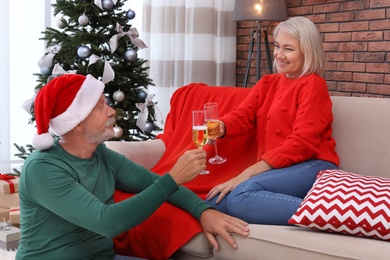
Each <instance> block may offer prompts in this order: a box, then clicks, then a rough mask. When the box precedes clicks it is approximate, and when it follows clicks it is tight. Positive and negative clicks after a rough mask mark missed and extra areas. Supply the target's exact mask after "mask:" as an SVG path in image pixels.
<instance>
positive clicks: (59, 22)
mask: <svg viewBox="0 0 390 260" xmlns="http://www.w3.org/2000/svg"><path fill="white" fill-rule="evenodd" d="M66 24H67V22H66V20H65V19H64V18H60V19H58V20H57V27H58V28H60V29H64V28H65V27H66Z"/></svg>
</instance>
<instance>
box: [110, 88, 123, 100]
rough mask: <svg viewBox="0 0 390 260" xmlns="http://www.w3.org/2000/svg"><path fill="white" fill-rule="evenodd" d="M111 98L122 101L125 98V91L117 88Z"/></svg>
mask: <svg viewBox="0 0 390 260" xmlns="http://www.w3.org/2000/svg"><path fill="white" fill-rule="evenodd" d="M112 98H113V99H114V100H115V101H116V102H122V101H123V100H124V99H125V93H123V92H122V91H121V90H117V91H115V92H114V94H113V95H112Z"/></svg>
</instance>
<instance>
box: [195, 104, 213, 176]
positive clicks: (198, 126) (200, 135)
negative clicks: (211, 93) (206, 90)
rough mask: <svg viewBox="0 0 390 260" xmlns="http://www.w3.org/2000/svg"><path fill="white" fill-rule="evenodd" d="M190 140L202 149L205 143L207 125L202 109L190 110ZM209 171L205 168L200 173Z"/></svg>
mask: <svg viewBox="0 0 390 260" xmlns="http://www.w3.org/2000/svg"><path fill="white" fill-rule="evenodd" d="M192 141H193V142H194V144H195V145H196V146H197V147H198V148H199V149H202V148H203V146H205V145H206V143H207V126H206V122H205V111H204V110H194V111H192ZM209 173H210V172H209V171H207V170H203V171H201V172H200V174H209Z"/></svg>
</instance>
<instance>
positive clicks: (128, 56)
mask: <svg viewBox="0 0 390 260" xmlns="http://www.w3.org/2000/svg"><path fill="white" fill-rule="evenodd" d="M137 57H138V54H137V52H136V51H135V50H133V49H127V50H126V51H125V53H124V54H123V58H124V59H125V60H126V61H128V62H132V61H135V60H137Z"/></svg>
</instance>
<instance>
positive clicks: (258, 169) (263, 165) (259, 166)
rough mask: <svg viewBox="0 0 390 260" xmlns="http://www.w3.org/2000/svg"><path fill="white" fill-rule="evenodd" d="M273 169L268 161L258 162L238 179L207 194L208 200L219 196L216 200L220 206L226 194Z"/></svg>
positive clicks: (233, 179)
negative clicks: (251, 178)
mask: <svg viewBox="0 0 390 260" xmlns="http://www.w3.org/2000/svg"><path fill="white" fill-rule="evenodd" d="M271 169H272V167H271V165H269V164H268V163H267V162H266V161H258V162H257V163H255V164H253V165H252V166H250V167H248V168H247V169H245V170H244V171H243V172H242V173H240V174H239V175H237V176H236V177H234V178H232V179H230V180H228V181H227V182H224V183H222V184H219V185H217V186H215V187H214V188H212V189H211V191H210V192H209V193H208V194H207V196H206V199H207V200H211V199H212V198H214V197H215V196H217V195H218V194H219V196H218V199H217V200H216V203H217V204H218V203H220V202H221V200H222V199H223V198H224V197H225V196H226V194H228V193H229V192H231V191H232V190H233V189H234V188H235V187H237V185H238V184H240V183H241V182H243V181H245V180H247V179H249V178H250V177H253V176H255V175H257V174H261V173H263V172H265V171H268V170H271Z"/></svg>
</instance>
